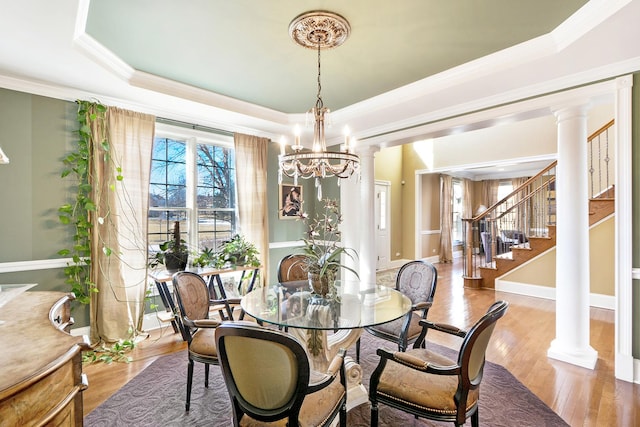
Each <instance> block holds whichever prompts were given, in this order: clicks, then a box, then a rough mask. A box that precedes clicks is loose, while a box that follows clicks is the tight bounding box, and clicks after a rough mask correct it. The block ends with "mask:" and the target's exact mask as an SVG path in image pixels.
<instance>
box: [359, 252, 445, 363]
mask: <svg viewBox="0 0 640 427" xmlns="http://www.w3.org/2000/svg"><path fill="white" fill-rule="evenodd" d="M437 282H438V271H437V270H436V268H435V267H434V266H433V264H430V263H428V262H426V261H420V260H418V261H409V262H408V263H406V264H404V265H403V266H402V267H401V268H400V270H399V271H398V275H397V277H396V290H398V291H400V292H402V293H403V294H404V295H406V296H407V297H408V298H409V299H410V300H411V312H409V313H407V315H406V316H404V317H402V318H400V319H397V320H394V321H392V322H388V323H383V324H381V325H376V326H372V327H367V328H364V330H365V331H367V332H369V333H370V334H372V335H374V336H376V337H378V338H382V339H385V340H387V341H391V342H393V343H395V344H397V345H398V350H400V351H405V350H406V349H407V346H408V345H409V344H412V343H416V344H418V345H419V344H420V343H422V342H423V341H424V337H425V334H426V330H425V329H423V328H422V327H421V326H420V324H419V322H420V320H421V319H426V318H427V314H428V312H429V308H431V305H432V304H433V297H434V295H435V293H436V284H437ZM356 360H357V361H360V340H358V341H357V342H356Z"/></svg>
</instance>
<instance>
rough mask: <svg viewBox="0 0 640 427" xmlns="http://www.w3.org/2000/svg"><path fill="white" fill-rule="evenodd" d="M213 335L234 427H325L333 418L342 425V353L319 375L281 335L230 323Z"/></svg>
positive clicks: (295, 345)
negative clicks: (231, 409)
mask: <svg viewBox="0 0 640 427" xmlns="http://www.w3.org/2000/svg"><path fill="white" fill-rule="evenodd" d="M215 336H216V345H217V348H218V353H219V357H220V365H221V367H222V375H223V377H224V381H225V384H226V385H227V390H228V392H229V396H230V398H231V404H232V408H233V425H234V426H236V427H237V426H258V425H270V426H272V425H277V426H280V425H282V426H285V425H286V426H288V427H298V426H305V427H306V426H329V425H331V424H332V422H333V421H334V419H335V418H336V416H339V420H340V426H342V427H344V426H346V425H347V408H346V402H347V388H346V378H345V368H344V356H345V351H344V349H341V350H340V351H339V352H338V354H337V355H336V356H335V357H334V359H333V360H332V362H331V363H330V364H329V367H328V368H327V372H324V373H319V372H314V371H312V370H311V369H310V367H309V359H308V356H307V353H306V352H305V350H304V347H303V346H302V344H301V343H300V342H299V341H298V340H297V339H296V338H294V337H293V336H291V335H289V334H286V333H284V332H281V331H278V330H275V329H266V328H261V327H260V326H258V325H255V324H247V323H244V324H241V323H232V322H230V323H225V324H222V325H220V326H219V327H218V328H217V329H216V332H215Z"/></svg>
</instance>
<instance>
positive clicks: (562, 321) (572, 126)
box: [547, 105, 598, 369]
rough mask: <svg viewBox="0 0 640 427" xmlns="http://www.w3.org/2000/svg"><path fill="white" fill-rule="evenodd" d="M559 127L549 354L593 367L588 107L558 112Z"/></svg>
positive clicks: (594, 358) (594, 362)
mask: <svg viewBox="0 0 640 427" xmlns="http://www.w3.org/2000/svg"><path fill="white" fill-rule="evenodd" d="M554 114H555V116H556V122H557V125H558V172H557V175H556V208H557V212H556V338H555V339H554V340H553V341H552V342H551V346H550V347H549V350H548V351H547V356H548V357H551V358H553V359H558V360H562V361H564V362H568V363H572V364H574V365H578V366H582V367H585V368H589V369H593V368H594V367H595V364H596V361H597V359H598V353H597V352H596V351H595V350H594V349H593V348H592V347H591V346H590V345H589V293H590V282H589V276H590V272H589V217H588V215H589V199H588V191H587V190H588V182H587V136H588V135H587V105H579V106H569V107H563V108H559V109H557V110H556V111H554Z"/></svg>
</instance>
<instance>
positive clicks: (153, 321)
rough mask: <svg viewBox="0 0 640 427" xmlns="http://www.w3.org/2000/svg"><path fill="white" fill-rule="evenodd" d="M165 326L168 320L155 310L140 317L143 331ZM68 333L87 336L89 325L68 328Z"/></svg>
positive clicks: (89, 330)
mask: <svg viewBox="0 0 640 427" xmlns="http://www.w3.org/2000/svg"><path fill="white" fill-rule="evenodd" d="M166 327H170V324H169V323H168V322H163V321H162V320H160V319H159V318H158V316H157V315H156V313H155V312H154V313H145V315H144V317H143V319H142V330H143V331H152V330H154V329H160V328H166ZM69 333H70V334H71V335H72V336H74V337H78V336H82V335H85V336H89V335H90V333H91V327H90V326H81V327H79V328H71V329H70V330H69ZM171 333H172V334H173V333H174V332H173V329H172V330H171Z"/></svg>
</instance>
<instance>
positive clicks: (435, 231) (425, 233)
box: [420, 230, 440, 236]
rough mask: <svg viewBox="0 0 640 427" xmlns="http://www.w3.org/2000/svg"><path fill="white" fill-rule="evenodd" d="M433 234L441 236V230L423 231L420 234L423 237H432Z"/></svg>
mask: <svg viewBox="0 0 640 427" xmlns="http://www.w3.org/2000/svg"><path fill="white" fill-rule="evenodd" d="M431 234H440V230H422V231H421V232H420V235H421V236H427V235H431Z"/></svg>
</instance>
